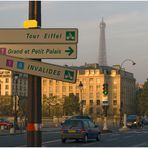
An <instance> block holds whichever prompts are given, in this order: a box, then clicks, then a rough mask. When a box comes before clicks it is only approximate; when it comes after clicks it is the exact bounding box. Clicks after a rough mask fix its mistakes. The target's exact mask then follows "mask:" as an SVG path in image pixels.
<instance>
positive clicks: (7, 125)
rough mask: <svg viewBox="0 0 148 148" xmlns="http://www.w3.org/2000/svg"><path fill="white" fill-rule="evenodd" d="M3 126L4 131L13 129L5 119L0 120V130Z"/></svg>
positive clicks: (11, 124) (10, 123)
mask: <svg viewBox="0 0 148 148" xmlns="http://www.w3.org/2000/svg"><path fill="white" fill-rule="evenodd" d="M2 126H4V129H10V128H11V127H13V123H12V122H10V121H9V120H8V119H7V118H0V128H1V127H2Z"/></svg>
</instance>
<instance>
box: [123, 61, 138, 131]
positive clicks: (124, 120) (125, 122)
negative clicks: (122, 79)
mask: <svg viewBox="0 0 148 148" xmlns="http://www.w3.org/2000/svg"><path fill="white" fill-rule="evenodd" d="M127 61H130V62H132V65H136V63H135V62H134V61H133V60H131V59H125V60H124V61H123V62H122V63H121V65H120V71H121V70H122V68H123V64H124V63H125V62H127ZM123 105H124V107H123ZM123 108H124V109H123ZM122 112H123V114H124V116H123V128H125V129H126V128H127V126H126V124H127V114H126V110H125V104H123V102H122V101H121V103H120V121H121V118H122V117H121V115H122Z"/></svg>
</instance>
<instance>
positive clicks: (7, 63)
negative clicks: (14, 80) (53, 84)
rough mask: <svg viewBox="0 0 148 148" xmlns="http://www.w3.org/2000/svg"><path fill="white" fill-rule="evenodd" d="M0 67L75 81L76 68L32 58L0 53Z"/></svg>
mask: <svg viewBox="0 0 148 148" xmlns="http://www.w3.org/2000/svg"><path fill="white" fill-rule="evenodd" d="M0 68H1V69H7V70H11V71H16V72H20V73H26V74H30V75H35V76H39V77H46V78H49V79H55V80H59V81H65V82H69V83H75V82H76V75H77V72H76V70H73V69H71V68H69V67H62V66H58V65H53V64H47V63H43V62H39V61H34V60H26V59H21V58H14V57H11V56H6V55H0Z"/></svg>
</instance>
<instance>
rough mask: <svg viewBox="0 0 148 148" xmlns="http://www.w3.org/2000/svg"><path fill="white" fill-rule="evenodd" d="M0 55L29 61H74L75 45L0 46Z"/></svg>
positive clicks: (75, 55)
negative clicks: (28, 59) (29, 59)
mask: <svg viewBox="0 0 148 148" xmlns="http://www.w3.org/2000/svg"><path fill="white" fill-rule="evenodd" d="M0 54H3V55H9V56H13V57H20V58H31V59H75V58H77V45H76V44H0Z"/></svg>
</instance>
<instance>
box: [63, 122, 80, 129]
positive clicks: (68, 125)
mask: <svg viewBox="0 0 148 148" xmlns="http://www.w3.org/2000/svg"><path fill="white" fill-rule="evenodd" d="M63 127H67V128H71V127H80V128H81V127H82V122H81V121H78V120H66V121H65V122H64V124H63Z"/></svg>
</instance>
